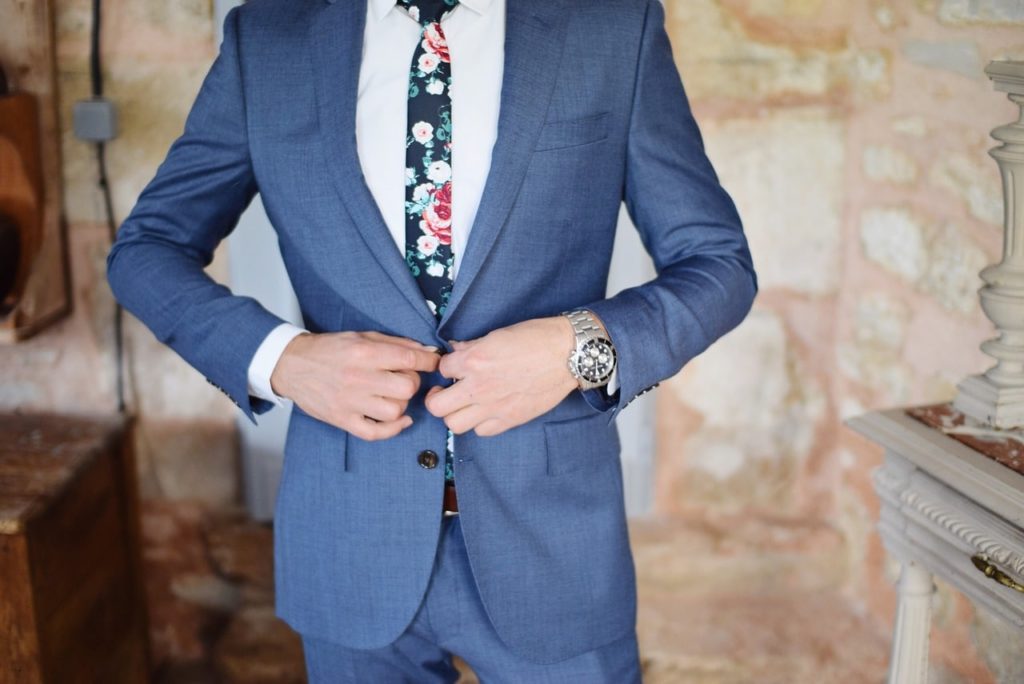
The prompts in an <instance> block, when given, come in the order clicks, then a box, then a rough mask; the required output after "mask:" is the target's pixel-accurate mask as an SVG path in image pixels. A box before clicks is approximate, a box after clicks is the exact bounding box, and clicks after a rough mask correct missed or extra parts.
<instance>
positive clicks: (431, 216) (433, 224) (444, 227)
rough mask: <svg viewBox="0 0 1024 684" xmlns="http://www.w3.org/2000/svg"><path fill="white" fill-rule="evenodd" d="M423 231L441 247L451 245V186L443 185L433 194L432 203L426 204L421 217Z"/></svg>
mask: <svg viewBox="0 0 1024 684" xmlns="http://www.w3.org/2000/svg"><path fill="white" fill-rule="evenodd" d="M420 218H422V220H423V221H422V223H421V224H420V225H421V226H422V227H423V229H424V230H425V231H426V232H427V233H428V234H430V235H433V236H434V237H436V238H437V239H438V241H439V242H440V243H441V244H442V245H450V244H451V243H452V184H451V183H450V182H449V183H445V184H444V185H443V186H441V187H440V188H439V189H438V190H437V191H436V192H435V193H434V201H433V202H431V203H429V204H427V206H426V208H425V209H424V210H423V214H422V215H421V217H420Z"/></svg>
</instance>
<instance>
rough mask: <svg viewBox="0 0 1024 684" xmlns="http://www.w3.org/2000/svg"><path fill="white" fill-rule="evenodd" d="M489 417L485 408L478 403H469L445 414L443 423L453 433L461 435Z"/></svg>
mask: <svg viewBox="0 0 1024 684" xmlns="http://www.w3.org/2000/svg"><path fill="white" fill-rule="evenodd" d="M490 417H491V416H490V415H489V413H488V411H487V409H485V408H484V407H483V406H481V405H480V404H470V405H469V406H466V407H465V408H461V409H459V410H458V411H455V412H454V413H451V414H449V415H447V416H445V418H444V424H445V425H447V426H448V429H449V430H451V431H452V432H454V433H455V434H457V435H461V434H462V433H464V432H469V431H470V430H472V429H473V428H475V427H476V426H477V425H479V424H480V423H482V422H484V421H486V420H488V419H489V418H490Z"/></svg>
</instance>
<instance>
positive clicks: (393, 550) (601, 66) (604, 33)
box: [107, 0, 757, 662]
mask: <svg viewBox="0 0 1024 684" xmlns="http://www.w3.org/2000/svg"><path fill="white" fill-rule="evenodd" d="M365 15H366V2H365V0H278V1H274V0H252V1H251V2H249V3H248V4H246V5H243V6H242V7H240V8H237V9H235V10H232V11H231V13H230V14H229V15H228V17H227V19H226V21H225V26H224V28H225V37H224V43H223V45H222V48H221V52H220V54H219V56H218V58H217V60H216V62H215V63H214V64H213V66H212V68H211V69H210V72H209V74H208V75H207V77H206V79H205V81H204V83H203V85H202V88H201V90H200V92H199V94H198V97H197V99H196V101H195V104H194V106H193V108H192V110H191V112H190V114H189V116H188V119H187V122H186V125H185V130H184V132H183V134H182V136H181V137H180V138H179V139H178V140H177V141H175V143H174V144H173V146H172V147H171V149H170V151H169V153H168V155H167V158H166V160H165V161H164V162H163V164H162V165H161V166H160V168H159V170H158V171H157V173H156V176H155V177H154V178H153V180H152V181H151V182H150V183H149V184H148V186H147V187H146V188H145V190H144V191H143V193H142V194H141V196H140V197H139V199H138V203H137V204H136V206H135V208H134V210H133V211H132V212H131V215H130V216H129V217H128V218H127V219H126V221H125V222H124V225H123V226H122V227H121V230H120V232H119V235H118V238H117V241H116V243H115V244H114V246H113V248H112V249H111V251H110V254H109V257H108V264H107V266H108V278H109V282H110V284H111V286H112V288H113V290H114V292H115V295H116V297H117V299H118V300H119V301H120V302H121V303H123V304H124V306H125V307H126V308H127V309H128V310H129V311H130V312H132V313H133V314H134V315H136V316H137V317H138V318H139V319H140V320H141V321H142V322H143V323H145V324H146V325H147V326H148V327H149V328H150V329H151V330H152V331H153V333H154V334H155V335H156V337H157V338H158V339H159V340H160V341H162V342H164V343H165V344H167V345H169V346H170V347H172V348H173V349H174V350H175V351H176V352H177V353H178V354H180V355H181V356H182V357H183V358H184V359H185V360H186V361H187V362H188V363H190V364H191V365H192V366H194V367H195V368H196V369H197V370H198V371H199V372H201V373H202V374H204V375H205V376H206V377H207V378H208V379H209V380H210V382H212V383H213V384H214V385H216V386H217V387H219V388H221V389H222V391H224V392H225V393H226V394H227V395H228V396H229V397H230V398H231V399H232V400H233V401H234V402H235V403H236V404H237V405H238V407H239V408H240V409H241V410H242V411H243V412H244V413H245V414H246V415H247V416H248V417H249V418H250V419H251V420H255V416H256V414H259V413H262V412H264V411H266V410H268V409H269V408H271V406H272V404H271V403H269V402H267V401H264V400H261V399H258V398H256V397H253V396H249V395H248V393H247V368H248V365H249V362H250V359H251V358H252V356H253V353H254V352H255V350H256V348H257V347H258V346H259V344H260V342H261V341H262V340H263V339H264V337H265V336H266V335H267V334H268V333H269V332H270V331H271V329H273V328H274V327H275V326H276V325H278V324H279V323H281V322H282V321H281V320H280V319H279V318H278V317H276V316H274V315H273V314H271V313H269V312H268V311H267V310H265V309H264V308H263V307H262V306H261V305H260V304H259V303H258V302H256V301H254V300H253V299H251V298H246V297H240V296H236V295H233V294H232V293H231V292H230V291H229V290H228V289H227V288H225V287H223V286H222V285H219V284H217V283H215V282H214V281H213V280H211V279H210V278H209V277H208V276H207V275H206V274H205V273H204V270H203V269H204V267H205V266H206V265H208V264H209V263H210V261H211V258H212V254H213V251H214V248H215V247H216V246H217V244H218V243H219V242H220V241H221V240H222V239H223V238H224V237H225V235H227V234H228V233H229V232H230V231H231V230H232V229H233V227H234V226H235V224H236V221H237V219H238V217H239V215H240V213H241V212H242V211H243V210H244V209H245V207H246V206H247V205H248V203H249V202H250V200H251V199H252V197H253V195H254V193H256V192H259V193H261V197H262V200H263V203H264V206H265V207H266V210H267V213H268V216H269V218H270V220H271V222H272V224H273V226H274V228H275V230H276V231H277V235H278V239H279V243H280V248H281V253H282V256H283V258H284V262H285V265H286V267H287V269H288V273H289V276H290V278H291V281H292V285H293V286H294V289H295V292H296V294H297V296H298V301H299V303H300V306H301V310H302V316H303V322H304V325H305V326H306V327H307V328H308V329H309V330H311V331H313V332H328V331H343V330H356V331H359V330H379V331H382V332H384V333H387V334H390V335H397V336H404V337H409V338H412V339H415V340H418V341H420V342H422V343H424V344H434V345H438V346H439V347H441V348H443V349H444V350H448V351H450V346H449V345H448V343H447V340H449V339H473V338H476V337H479V336H482V335H484V334H486V333H487V332H489V331H491V330H494V329H496V328H500V327H503V326H507V325H510V324H513V323H516V322H518V321H522V320H525V319H531V318H536V317H543V316H551V315H555V314H558V313H559V312H561V311H564V310H567V309H570V308H576V307H586V308H589V309H591V310H592V311H594V312H595V313H596V314H597V316H598V317H599V318H600V319H601V320H602V321H603V322H604V324H605V326H606V328H607V330H608V332H609V335H610V337H611V339H612V341H613V342H614V344H615V345H616V348H617V350H618V358H619V380H620V389H619V391H618V393H617V394H616V395H613V397H612V400H611V401H606V400H604V399H603V397H602V395H601V394H600V393H599V392H598V391H593V390H592V391H588V392H587V393H585V394H584V393H581V392H578V391H574V392H572V393H570V394H569V395H568V396H567V397H566V398H565V399H564V400H563V401H562V402H561V403H560V404H559V405H557V406H556V407H555V408H553V409H552V410H550V411H549V412H547V413H546V414H544V415H542V416H540V417H538V418H537V419H535V420H533V421H531V422H529V423H527V424H524V425H521V426H519V427H516V428H514V429H511V430H508V431H506V432H504V433H502V434H500V435H497V436H492V437H480V436H477V435H476V434H475V433H474V432H469V433H466V434H462V435H456V437H455V449H454V453H455V458H456V463H455V478H456V482H457V485H458V493H459V508H460V511H461V512H460V525H461V528H462V534H463V535H464V538H465V543H466V548H467V552H468V554H469V558H470V560H471V562H472V569H473V575H474V577H475V578H476V582H477V587H478V589H479V592H480V596H481V597H482V599H483V602H484V604H485V606H486V608H487V614H488V615H489V617H490V619H491V621H492V622H493V624H494V627H495V629H496V630H497V632H498V633H499V634H500V635H501V637H502V639H503V641H505V642H506V643H507V644H508V646H509V647H510V648H511V649H513V650H515V651H516V652H518V653H521V654H522V655H523V657H525V658H528V659H530V660H533V661H535V662H551V661H555V660H559V659H563V658H567V657H569V656H572V655H574V654H577V653H581V652H583V651H587V650H590V649H593V648H594V647H596V646H598V645H601V644H605V643H608V642H610V641H613V640H614V639H616V638H618V637H621V636H622V635H624V634H626V633H627V632H628V631H629V630H630V629H632V628H633V627H634V625H635V620H636V594H635V577H634V568H633V561H632V555H631V552H630V547H629V539H628V535H627V527H626V518H625V513H624V507H623V491H622V474H621V467H620V462H619V438H618V433H617V431H616V427H615V423H614V422H613V421H614V419H615V416H616V415H617V414H618V413H619V411H621V410H622V409H623V408H624V407H625V406H626V405H628V404H629V402H630V401H631V400H632V399H633V398H634V397H636V396H637V395H638V394H640V393H641V392H643V391H646V390H647V389H649V388H651V387H653V386H655V385H656V384H657V383H659V382H660V381H661V380H663V379H665V378H668V377H670V376H672V375H674V374H675V373H676V372H678V371H679V370H680V368H682V366H683V365H684V364H685V363H686V362H687V361H688V360H690V359H692V358H693V357H694V356H696V355H697V354H699V353H700V352H702V351H703V350H704V349H706V348H707V347H708V346H709V345H710V344H711V343H712V342H714V341H715V340H716V339H717V338H719V337H720V336H721V335H723V334H724V333H726V332H728V331H729V330H730V329H732V328H733V327H735V326H736V325H737V324H738V323H739V322H740V321H741V320H742V319H743V318H744V316H745V315H746V314H747V312H748V311H749V309H750V307H751V304H752V301H753V299H754V296H755V294H756V292H757V280H756V276H755V273H754V269H753V264H752V261H751V256H750V252H749V249H748V245H747V241H746V238H745V236H744V234H743V228H742V224H741V222H740V218H739V216H738V215H737V212H736V209H735V206H734V204H733V202H732V200H731V199H730V197H729V195H728V194H727V193H726V192H725V190H723V188H722V187H721V186H720V184H719V182H718V179H717V177H716V174H715V172H714V170H713V169H712V166H711V164H710V163H709V161H708V159H707V157H706V156H705V153H704V149H703V143H702V139H701V135H700V132H699V130H698V127H697V125H696V123H695V121H694V119H693V117H692V115H691V112H690V108H689V105H688V102H687V98H686V95H685V93H684V89H683V85H682V83H681V81H680V78H679V74H678V72H677V71H676V68H675V66H674V63H673V59H672V53H671V49H670V46H669V42H668V38H667V36H666V33H665V29H664V10H663V9H662V7H661V4H660V2H659V1H658V0H598V1H594V0H587V1H584V0H508V6H507V25H506V47H505V70H504V80H503V85H502V92H501V109H500V119H499V129H498V130H499V132H498V138H497V142H496V144H495V146H494V150H493V157H492V159H493V161H492V166H491V170H490V175H489V176H488V178H487V181H486V186H485V188H484V191H483V196H482V199H481V204H480V208H479V211H478V215H477V217H476V222H475V223H474V225H473V228H472V232H471V234H470V239H469V243H468V246H467V248H466V252H465V255H464V260H463V262H462V266H461V269H460V270H459V273H458V275H457V277H456V279H455V284H454V290H453V293H452V298H451V301H450V304H449V306H448V308H447V311H446V312H445V315H444V317H443V318H442V319H441V320H440V321H437V320H436V319H435V318H434V316H433V315H432V314H431V312H430V310H429V309H428V307H427V306H426V303H425V302H424V299H423V297H422V294H421V293H420V291H419V289H418V286H417V284H416V282H415V280H414V279H413V277H412V275H411V274H410V272H409V269H408V267H407V266H406V264H405V262H404V260H403V258H402V255H401V254H400V253H399V251H398V250H397V249H396V246H395V244H394V242H393V240H392V238H391V236H390V235H389V233H388V230H387V227H386V225H385V223H384V220H383V218H382V216H381V213H380V211H379V210H378V208H377V206H376V205H375V203H374V201H373V198H372V196H371V193H370V191H369V189H368V188H367V186H366V183H365V182H364V180H363V177H362V174H361V171H360V165H359V160H358V159H357V154H356V139H355V134H354V116H355V97H356V84H357V79H358V70H359V64H360V54H361V41H362V35H363V26H364V21H365ZM623 200H624V201H625V202H626V205H627V208H628V210H629V213H630V215H631V217H632V219H633V221H634V223H635V224H636V226H637V229H638V230H639V231H640V234H641V236H642V239H643V243H644V245H645V247H646V249H647V250H648V251H649V253H650V254H651V256H652V258H653V260H654V264H655V267H656V270H657V276H656V277H655V278H654V279H653V280H651V281H649V282H647V283H644V284H642V285H640V286H637V287H632V288H629V289H626V290H624V291H622V292H620V293H619V294H617V295H615V296H614V297H611V298H605V289H606V284H607V277H608V266H609V260H610V258H611V252H612V244H613V237H614V232H615V227H616V222H617V216H618V211H619V207H620V204H621V202H622V201H623ZM455 229H456V230H458V227H457V226H456V227H455ZM434 384H448V381H447V380H445V379H444V378H443V377H441V376H440V375H439V374H437V373H434V374H425V377H424V382H423V384H422V387H421V389H420V393H419V394H418V395H417V396H416V397H415V398H414V399H413V400H412V401H411V402H410V404H409V414H410V415H411V416H412V418H413V419H414V423H413V424H412V426H411V427H409V428H408V429H406V430H405V431H404V432H402V433H401V434H399V435H398V436H397V437H394V438H392V439H389V440H384V441H376V442H367V441H363V440H361V439H359V438H357V437H355V436H353V435H350V434H347V433H346V432H345V431H343V430H341V429H338V428H336V427H333V426H331V425H329V424H326V423H324V422H321V421H319V420H316V419H314V418H312V417H311V416H310V415H308V414H307V413H305V412H304V411H302V410H301V409H300V408H298V407H296V408H294V409H293V413H292V416H291V422H290V424H289V428H288V437H287V443H286V448H285V462H284V471H283V475H282V481H281V485H280V490H279V493H278V500H277V509H276V516H275V528H274V529H275V570H276V582H277V609H278V613H279V614H280V615H281V617H282V618H283V619H284V620H286V621H287V622H288V623H289V624H290V625H291V626H292V627H294V628H295V629H296V630H298V631H299V632H302V633H303V634H306V635H313V636H316V637H318V638H320V639H324V640H326V641H331V642H335V643H339V644H344V645H346V646H349V647H354V648H372V647H380V646H383V645H385V644H387V643H389V642H390V641H391V640H393V639H395V638H396V637H397V636H398V635H399V634H400V633H401V632H402V630H403V629H404V628H405V627H406V625H407V624H409V622H410V620H411V619H412V617H413V615H414V613H415V612H416V610H417V606H418V605H419V603H420V600H421V598H422V597H423V595H424V591H425V588H426V585H427V582H428V579H429V576H430V571H431V566H432V562H433V559H434V555H435V549H436V546H437V541H438V533H439V528H440V525H441V515H440V511H441V497H442V488H443V472H442V469H441V468H434V469H426V468H423V467H421V466H420V465H418V463H417V456H418V454H419V453H420V452H421V451H423V450H425V449H430V450H433V451H434V452H436V453H438V454H441V453H444V446H445V437H446V429H445V425H444V423H443V421H442V420H440V419H438V418H436V417H434V416H432V415H431V414H430V413H428V412H427V411H426V409H425V407H424V405H423V394H424V393H425V392H426V390H427V388H429V387H430V386H432V385H434Z"/></svg>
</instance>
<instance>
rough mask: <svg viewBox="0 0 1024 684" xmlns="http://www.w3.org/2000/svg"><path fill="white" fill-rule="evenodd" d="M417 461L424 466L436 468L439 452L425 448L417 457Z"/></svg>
mask: <svg viewBox="0 0 1024 684" xmlns="http://www.w3.org/2000/svg"><path fill="white" fill-rule="evenodd" d="M416 461H417V462H418V463H419V464H420V465H421V466H423V467H424V468H435V467H437V454H435V453H434V452H433V451H431V450H430V449H424V450H423V451H421V452H420V455H419V456H417V457H416Z"/></svg>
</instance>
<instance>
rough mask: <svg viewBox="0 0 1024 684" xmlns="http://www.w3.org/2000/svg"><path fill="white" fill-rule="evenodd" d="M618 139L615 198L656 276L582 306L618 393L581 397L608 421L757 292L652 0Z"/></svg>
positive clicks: (706, 341) (733, 318)
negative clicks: (602, 338) (621, 142)
mask: <svg viewBox="0 0 1024 684" xmlns="http://www.w3.org/2000/svg"><path fill="white" fill-rule="evenodd" d="M628 136H629V137H628V142H627V153H626V173H625V187H624V190H623V192H624V199H625V202H626V207H627V210H628V212H629V215H630V217H631V218H632V219H633V222H634V224H635V225H636V227H637V230H638V231H639V233H640V237H641V239H642V241H643V244H644V247H645V248H646V250H647V252H648V253H649V254H650V255H651V258H652V259H653V261H654V267H655V271H656V273H657V275H656V277H655V278H654V279H653V280H650V281H648V282H646V283H644V284H642V285H638V286H636V287H631V288H628V289H626V290H623V291H621V292H619V293H618V294H616V295H615V296H613V297H610V298H607V299H603V300H599V301H595V302H592V303H590V304H588V305H586V308H589V309H590V310H591V311H593V312H594V313H595V314H597V316H598V318H600V319H601V321H602V322H603V323H604V325H605V328H606V329H607V331H608V335H609V337H610V338H611V340H612V342H613V343H614V345H615V348H616V351H617V353H618V367H619V383H620V384H619V390H618V394H617V395H615V394H613V395H612V396H611V397H610V400H607V401H606V403H605V404H604V405H601V404H600V402H599V401H598V399H599V398H598V397H596V396H595V395H593V394H592V393H590V396H588V401H590V403H591V404H592V405H594V406H595V408H599V409H602V410H605V411H607V413H608V421H609V422H611V421H612V420H613V419H614V418H615V416H616V415H617V414H618V412H619V411H621V410H622V409H623V408H624V407H625V406H626V405H627V404H628V403H629V402H630V401H632V400H633V399H634V398H635V397H636V396H637V395H639V394H642V393H644V392H646V391H647V390H649V389H651V388H652V387H654V386H656V385H657V384H658V383H659V382H660V381H661V380H664V379H666V378H668V377H671V376H672V375H675V374H676V373H678V372H679V370H680V369H681V368H682V367H683V365H684V364H686V362H687V361H689V360H690V359H692V358H693V357H695V356H697V355H698V354H700V353H701V352H702V351H704V350H705V349H706V348H707V347H708V346H709V345H711V343H712V342H714V341H715V340H716V339H718V338H719V337H721V336H722V335H724V334H725V333H727V332H728V331H729V330H731V329H732V328H734V327H735V326H736V325H738V324H739V323H740V321H742V320H743V319H744V317H746V315H747V313H748V312H749V310H750V308H751V306H752V304H753V300H754V296H755V295H756V294H757V289H758V285H757V276H756V274H755V272H754V267H753V262H752V259H751V255H750V250H749V247H748V245H747V240H746V237H745V236H744V234H743V226H742V223H741V221H740V217H739V215H738V213H737V211H736V207H735V205H734V203H733V201H732V199H731V198H730V197H729V195H728V193H727V192H726V191H725V190H724V189H723V188H722V186H721V184H720V183H719V181H718V177H717V175H716V174H715V171H714V169H713V168H712V166H711V162H710V161H709V160H708V158H707V156H706V154H705V152H704V144H703V140H702V138H701V134H700V131H699V129H698V127H697V123H696V121H695V120H694V118H693V114H692V112H691V111H690V106H689V102H688V99H687V96H686V93H685V91H684V88H683V83H682V80H681V79H680V76H679V72H678V71H677V70H676V67H675V63H674V61H673V57H672V49H671V46H670V44H669V39H668V35H667V34H666V32H665V12H664V9H663V8H662V4H661V2H660V0H649V1H648V3H647V13H646V18H645V21H644V29H643V33H642V37H641V43H640V49H639V58H638V62H637V74H636V80H635V83H634V93H633V102H632V113H631V115H630V124H629V133H628Z"/></svg>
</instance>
